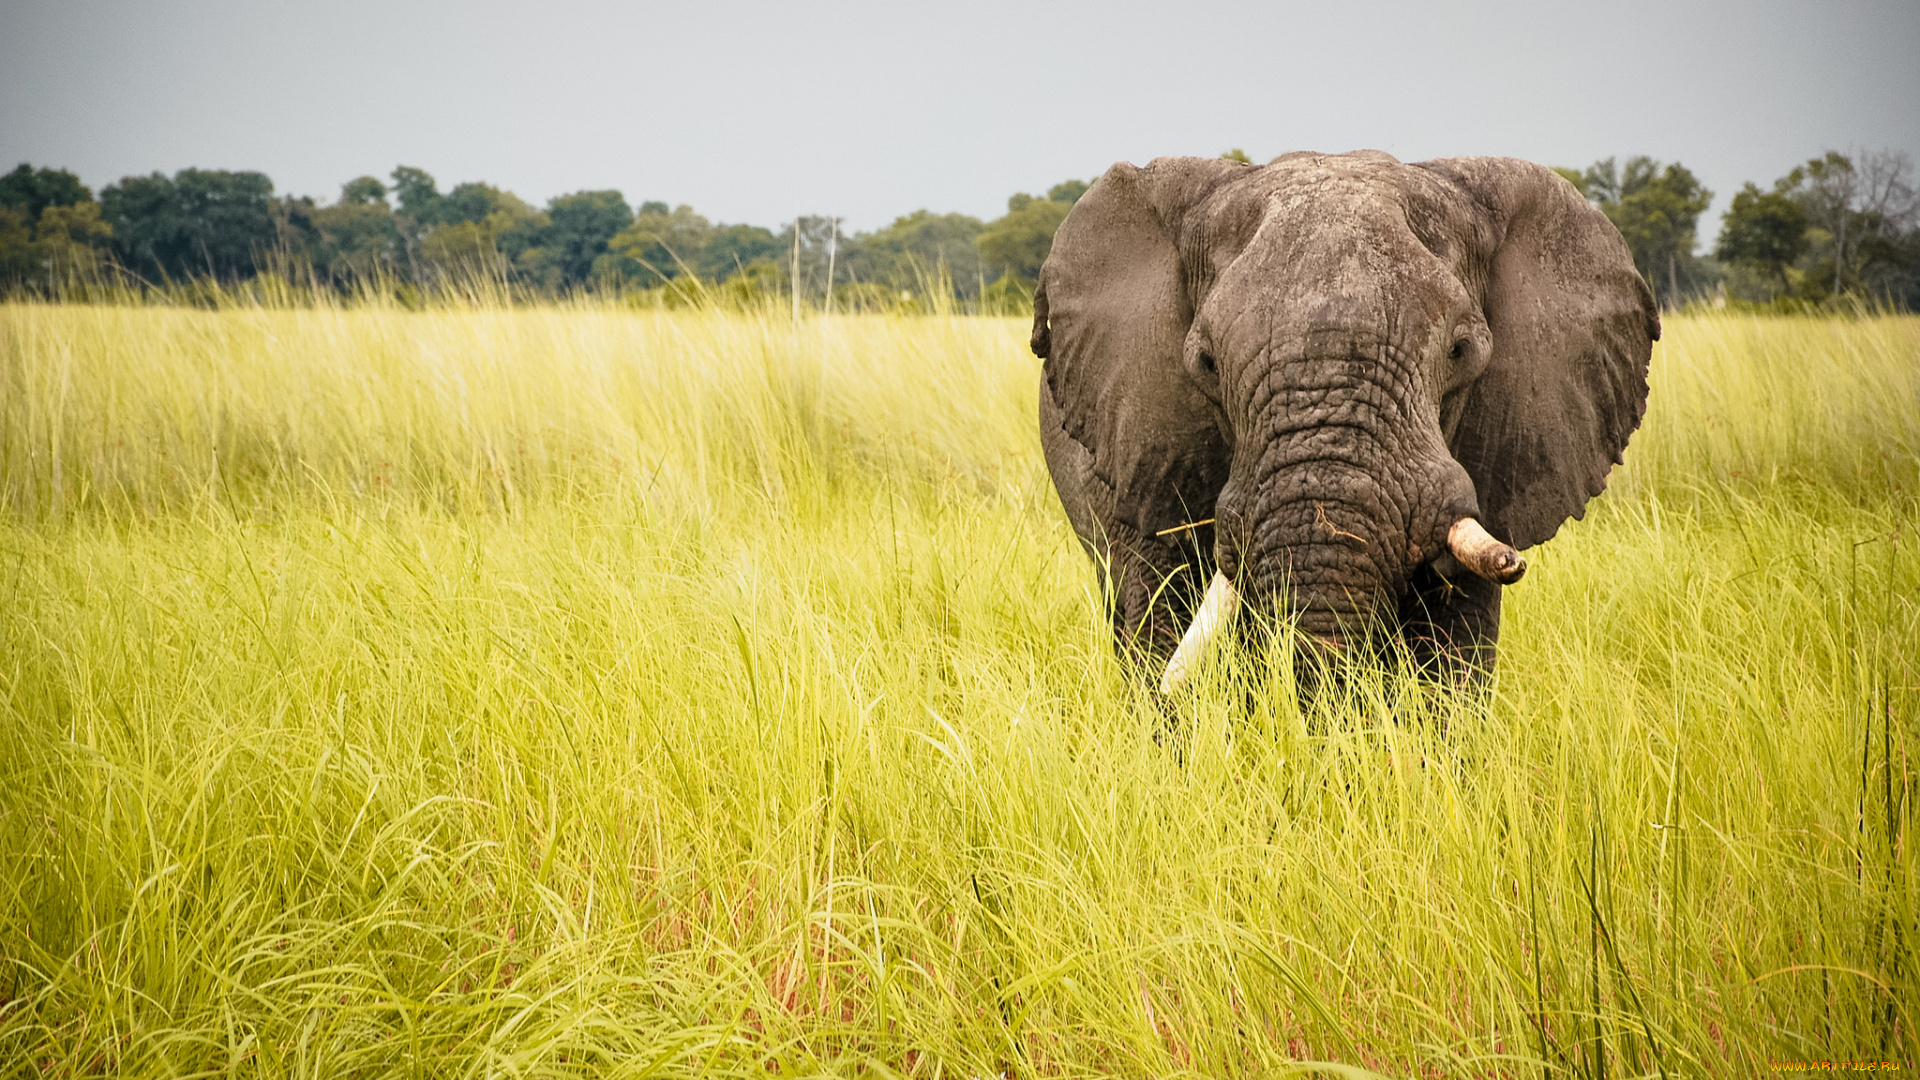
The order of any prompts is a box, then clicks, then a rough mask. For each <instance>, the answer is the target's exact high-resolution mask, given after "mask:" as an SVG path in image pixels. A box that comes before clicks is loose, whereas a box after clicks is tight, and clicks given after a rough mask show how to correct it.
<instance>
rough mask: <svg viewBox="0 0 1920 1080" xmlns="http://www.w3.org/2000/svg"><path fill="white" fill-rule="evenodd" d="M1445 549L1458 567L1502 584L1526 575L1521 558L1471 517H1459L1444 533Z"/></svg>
mask: <svg viewBox="0 0 1920 1080" xmlns="http://www.w3.org/2000/svg"><path fill="white" fill-rule="evenodd" d="M1447 550H1448V551H1450V552H1452V553H1453V557H1454V558H1455V559H1458V560H1459V561H1460V565H1462V566H1464V567H1466V568H1467V569H1469V570H1471V571H1473V572H1474V573H1476V574H1479V575H1480V576H1481V577H1483V578H1486V579H1487V580H1488V581H1497V582H1499V583H1500V584H1502V585H1511V584H1513V583H1514V582H1516V581H1519V580H1520V575H1522V574H1524V573H1526V572H1527V560H1526V558H1525V557H1524V556H1522V555H1521V554H1520V553H1519V552H1517V551H1515V550H1513V549H1512V548H1510V547H1508V546H1507V545H1505V544H1503V543H1501V542H1500V541H1498V540H1495V539H1494V538H1493V536H1492V534H1490V533H1488V532H1487V530H1486V527H1485V526H1483V525H1481V524H1480V523H1479V522H1478V521H1476V520H1474V519H1473V518H1470V517H1465V518H1461V519H1460V520H1459V521H1456V522H1454V523H1453V528H1451V529H1448V530H1447Z"/></svg>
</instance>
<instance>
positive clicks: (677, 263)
mask: <svg viewBox="0 0 1920 1080" xmlns="http://www.w3.org/2000/svg"><path fill="white" fill-rule="evenodd" d="M713 235H714V228H713V223H712V222H711V221H708V220H707V219H706V218H704V217H702V216H700V215H699V214H696V213H694V210H693V207H691V206H685V205H682V206H676V207H674V208H673V209H672V210H668V209H667V204H666V203H662V202H647V203H642V204H641V207H640V213H639V214H636V215H635V216H634V219H633V222H632V223H631V224H629V225H628V226H627V227H626V228H624V229H622V230H620V231H619V232H618V233H616V234H614V236H613V237H611V238H610V239H609V240H608V241H607V254H606V255H605V256H602V258H603V259H605V260H608V261H606V262H603V263H602V264H601V270H600V276H602V277H609V276H613V277H618V278H619V279H621V280H626V281H633V282H638V283H640V284H643V285H658V284H661V283H662V282H666V281H672V280H674V279H675V278H678V277H681V276H683V275H685V274H687V273H689V272H691V273H692V274H694V275H695V276H697V277H702V278H705V277H707V276H708V275H707V274H705V273H702V271H703V269H704V268H705V267H706V263H707V258H706V255H707V246H708V244H710V243H711V242H712V241H713ZM768 239H769V240H772V234H771V233H769V234H768Z"/></svg>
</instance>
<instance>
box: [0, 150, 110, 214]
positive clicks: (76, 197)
mask: <svg viewBox="0 0 1920 1080" xmlns="http://www.w3.org/2000/svg"><path fill="white" fill-rule="evenodd" d="M92 201H93V192H91V191H89V190H87V186H86V185H85V184H82V183H81V182H80V178H79V177H77V176H75V175H73V174H72V173H70V172H68V171H67V170H65V169H47V168H40V169H36V168H34V167H33V166H31V165H28V164H26V163H25V162H22V163H21V164H20V166H19V167H18V168H16V169H14V170H13V171H12V172H10V173H7V174H5V175H3V176H0V206H5V207H10V208H12V209H15V210H20V211H23V212H24V213H25V214H26V219H27V221H28V222H36V221H39V220H40V212H41V211H42V210H45V209H46V208H47V207H49V206H74V205H77V204H79V203H88V202H92Z"/></svg>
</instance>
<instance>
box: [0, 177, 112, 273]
mask: <svg viewBox="0 0 1920 1080" xmlns="http://www.w3.org/2000/svg"><path fill="white" fill-rule="evenodd" d="M112 233H113V229H112V227H111V226H109V225H108V224H107V223H106V222H103V221H101V220H100V204H99V203H97V202H94V201H93V192H91V191H89V190H87V187H86V185H84V184H82V183H81V182H80V178H79V177H77V176H75V175H74V174H72V173H70V172H68V171H66V170H65V169H47V168H41V169H35V168H34V167H32V166H31V165H25V164H22V165H21V166H20V167H19V168H16V169H14V170H13V171H12V172H10V173H7V174H5V175H0V288H6V289H13V288H20V287H23V286H25V287H31V288H34V289H46V288H50V287H52V286H55V285H58V284H60V283H63V282H66V281H70V280H72V279H73V278H75V277H85V276H88V275H91V274H92V273H93V272H95V271H96V270H97V269H98V268H99V266H100V264H101V260H102V256H103V255H104V253H105V251H106V248H107V245H108V243H109V241H110V238H111V236H112Z"/></svg>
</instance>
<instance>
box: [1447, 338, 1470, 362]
mask: <svg viewBox="0 0 1920 1080" xmlns="http://www.w3.org/2000/svg"><path fill="white" fill-rule="evenodd" d="M1466 355H1467V339H1466V338H1460V339H1458V340H1456V341H1455V342H1454V343H1453V349H1452V351H1450V352H1448V353H1447V359H1449V360H1464V359H1465V358H1466Z"/></svg>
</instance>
